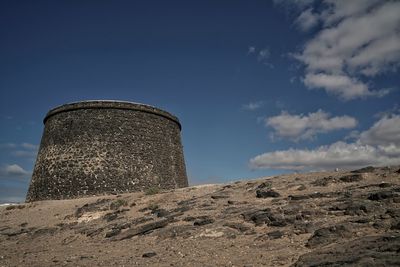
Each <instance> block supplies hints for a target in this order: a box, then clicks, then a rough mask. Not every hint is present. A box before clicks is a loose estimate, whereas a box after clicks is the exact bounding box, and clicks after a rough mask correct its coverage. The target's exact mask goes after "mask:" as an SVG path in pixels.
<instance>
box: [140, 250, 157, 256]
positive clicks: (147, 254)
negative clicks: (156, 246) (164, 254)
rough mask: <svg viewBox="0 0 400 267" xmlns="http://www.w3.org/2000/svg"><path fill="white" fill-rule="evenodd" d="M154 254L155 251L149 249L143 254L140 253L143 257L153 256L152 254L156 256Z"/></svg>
mask: <svg viewBox="0 0 400 267" xmlns="http://www.w3.org/2000/svg"><path fill="white" fill-rule="evenodd" d="M156 255H157V253H155V252H154V251H150V252H146V253H144V254H143V255H142V257H143V258H151V257H154V256H156Z"/></svg>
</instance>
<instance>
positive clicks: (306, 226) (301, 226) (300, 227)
mask: <svg viewBox="0 0 400 267" xmlns="http://www.w3.org/2000/svg"><path fill="white" fill-rule="evenodd" d="M294 229H295V233H297V234H309V233H312V232H314V231H315V229H316V226H315V225H313V224H312V223H310V222H306V223H304V222H299V223H296V224H295V225H294Z"/></svg>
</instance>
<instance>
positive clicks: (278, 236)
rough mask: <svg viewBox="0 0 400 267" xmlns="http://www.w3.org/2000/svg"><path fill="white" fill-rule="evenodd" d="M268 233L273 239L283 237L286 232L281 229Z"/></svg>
mask: <svg viewBox="0 0 400 267" xmlns="http://www.w3.org/2000/svg"><path fill="white" fill-rule="evenodd" d="M267 235H268V237H269V238H271V239H278V238H281V237H282V236H283V235H284V233H283V232H281V231H273V232H269V233H267Z"/></svg>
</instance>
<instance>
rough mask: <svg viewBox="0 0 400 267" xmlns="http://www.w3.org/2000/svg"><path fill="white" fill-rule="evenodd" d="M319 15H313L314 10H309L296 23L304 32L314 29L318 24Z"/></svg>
mask: <svg viewBox="0 0 400 267" xmlns="http://www.w3.org/2000/svg"><path fill="white" fill-rule="evenodd" d="M318 20H319V18H318V15H316V14H314V13H313V9H312V8H309V9H306V10H304V11H303V12H302V13H301V14H300V16H298V17H297V19H296V21H295V23H296V25H297V26H298V27H299V28H300V30H302V31H308V30H310V29H312V28H313V27H314V26H316V25H317V23H318Z"/></svg>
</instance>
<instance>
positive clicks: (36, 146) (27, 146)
mask: <svg viewBox="0 0 400 267" xmlns="http://www.w3.org/2000/svg"><path fill="white" fill-rule="evenodd" d="M21 147H22V148H25V149H29V150H38V149H39V146H38V145H34V144H30V143H22V144H21Z"/></svg>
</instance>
